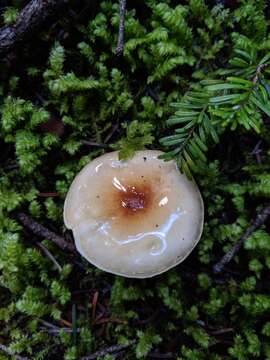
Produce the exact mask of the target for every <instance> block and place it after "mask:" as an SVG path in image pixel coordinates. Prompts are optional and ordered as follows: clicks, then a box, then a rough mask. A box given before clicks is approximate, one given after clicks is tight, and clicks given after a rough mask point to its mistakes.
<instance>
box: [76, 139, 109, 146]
mask: <svg viewBox="0 0 270 360" xmlns="http://www.w3.org/2000/svg"><path fill="white" fill-rule="evenodd" d="M82 144H84V145H88V146H96V147H99V148H107V147H109V145H107V144H102V143H97V142H95V141H88V140H82Z"/></svg>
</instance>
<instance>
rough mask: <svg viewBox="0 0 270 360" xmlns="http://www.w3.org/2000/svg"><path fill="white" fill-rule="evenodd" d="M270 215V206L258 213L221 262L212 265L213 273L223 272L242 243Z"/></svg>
mask: <svg viewBox="0 0 270 360" xmlns="http://www.w3.org/2000/svg"><path fill="white" fill-rule="evenodd" d="M269 215H270V205H268V206H266V207H265V208H264V209H263V210H262V212H261V213H259V214H258V215H257V217H256V219H255V220H254V222H253V224H252V225H251V226H250V227H249V228H247V230H246V231H245V233H244V235H243V236H242V237H241V238H240V240H239V241H238V242H237V243H236V244H235V245H234V246H233V247H232V248H231V250H230V251H228V252H227V254H225V255H224V256H223V257H222V258H221V260H220V261H219V262H218V263H217V264H215V265H214V267H213V272H214V273H215V274H219V273H221V272H222V271H223V270H224V267H225V266H226V265H227V264H228V263H229V262H230V261H231V260H232V258H233V257H234V256H235V255H236V254H237V253H238V251H239V250H240V249H241V247H242V245H243V244H244V242H245V241H246V240H247V239H248V238H249V237H250V236H251V235H252V233H253V232H254V231H255V230H257V229H258V228H260V227H261V226H262V225H263V224H264V222H265V221H266V220H267V219H268V217H269Z"/></svg>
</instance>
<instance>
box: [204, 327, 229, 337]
mask: <svg viewBox="0 0 270 360" xmlns="http://www.w3.org/2000/svg"><path fill="white" fill-rule="evenodd" d="M230 332H234V329H233V328H224V329H218V330H213V331H208V334H210V335H214V336H216V335H223V334H227V333H230Z"/></svg>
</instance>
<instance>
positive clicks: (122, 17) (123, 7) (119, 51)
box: [116, 0, 126, 56]
mask: <svg viewBox="0 0 270 360" xmlns="http://www.w3.org/2000/svg"><path fill="white" fill-rule="evenodd" d="M125 14H126V0H120V2H119V18H120V19H119V32H118V42H117V47H116V55H117V56H120V55H122V54H123V50H124V33H125Z"/></svg>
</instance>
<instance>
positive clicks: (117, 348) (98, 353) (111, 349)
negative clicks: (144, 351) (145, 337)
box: [80, 340, 136, 360]
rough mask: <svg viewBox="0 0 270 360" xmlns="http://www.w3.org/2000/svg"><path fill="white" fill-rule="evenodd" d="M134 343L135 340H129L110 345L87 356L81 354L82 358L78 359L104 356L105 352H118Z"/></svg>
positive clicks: (88, 359)
mask: <svg viewBox="0 0 270 360" xmlns="http://www.w3.org/2000/svg"><path fill="white" fill-rule="evenodd" d="M135 343H136V340H131V341H130V342H129V343H128V344H126V345H112V346H109V347H107V348H104V349H101V350H98V351H96V352H95V353H93V354H91V355H89V356H83V357H82V358H80V360H94V359H97V358H98V357H101V356H105V355H107V354H115V353H119V352H120V351H122V350H125V349H127V348H129V347H130V346H132V345H133V344H135Z"/></svg>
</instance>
